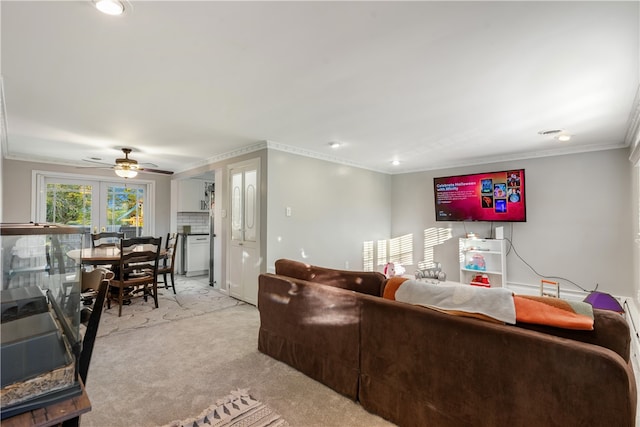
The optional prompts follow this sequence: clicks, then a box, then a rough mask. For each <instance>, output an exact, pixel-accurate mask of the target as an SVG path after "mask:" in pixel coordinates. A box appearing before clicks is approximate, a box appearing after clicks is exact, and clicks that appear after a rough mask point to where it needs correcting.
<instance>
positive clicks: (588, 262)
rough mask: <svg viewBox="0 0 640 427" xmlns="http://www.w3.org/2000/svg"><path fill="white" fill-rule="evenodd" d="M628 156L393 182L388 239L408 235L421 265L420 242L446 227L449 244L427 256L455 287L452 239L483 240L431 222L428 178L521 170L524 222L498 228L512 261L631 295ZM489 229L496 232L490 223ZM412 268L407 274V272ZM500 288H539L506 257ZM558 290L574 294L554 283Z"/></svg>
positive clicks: (484, 227) (464, 226)
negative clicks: (426, 234)
mask: <svg viewBox="0 0 640 427" xmlns="http://www.w3.org/2000/svg"><path fill="white" fill-rule="evenodd" d="M628 153H629V152H628V149H617V150H607V151H598V152H592V153H583V154H576V155H565V156H556V157H545V158H539V159H529V160H521V161H510V162H502V163H495V164H489V165H480V166H473V167H465V168H456V169H443V170H437V171H429V172H420V173H411V174H404V175H394V176H393V180H392V197H391V224H392V225H391V234H392V236H398V235H402V234H406V233H413V234H414V254H415V255H416V258H415V259H414V262H416V263H417V262H418V261H420V260H421V259H422V256H421V254H422V245H423V239H422V234H423V230H424V229H425V228H429V227H451V228H452V232H453V236H454V238H453V239H451V240H449V241H447V242H445V243H443V244H441V245H439V246H437V247H436V248H435V260H436V261H440V262H442V263H443V269H444V270H445V271H446V273H447V275H448V278H449V279H451V280H458V278H459V270H458V267H459V264H458V257H457V251H458V240H457V238H458V237H462V236H463V235H464V234H465V232H466V231H473V232H476V233H478V234H479V235H480V236H483V237H488V236H489V233H490V228H491V224H490V223H486V222H474V223H471V222H466V223H455V222H452V223H450V222H436V221H435V214H434V200H433V178H434V177H436V176H448V175H457V174H466V173H476V172H488V171H498V170H507V169H515V168H524V169H525V177H526V199H527V222H525V223H513V224H503V225H505V235H506V237H508V238H510V239H511V240H512V241H513V243H514V246H515V248H516V249H517V251H518V253H519V254H520V255H521V256H522V257H523V258H524V259H525V260H526V261H527V262H528V263H529V264H531V265H532V266H533V267H534V268H535V269H536V270H537V271H538V272H539V273H541V274H543V275H550V276H560V277H563V278H566V279H569V280H571V281H574V282H576V283H578V284H579V285H580V286H582V287H583V288H586V289H588V290H592V289H594V288H595V286H596V284H599V287H598V290H600V291H604V292H609V293H612V294H614V295H620V296H631V295H632V294H633V293H634V279H633V271H634V263H637V262H638V261H637V260H636V261H634V260H633V250H634V249H633V244H634V242H633V235H632V230H633V222H632V213H631V212H632V207H631V203H632V197H631V195H632V188H631V179H630V177H631V175H632V171H631V164H630V162H629V160H628V157H629V154H628ZM495 225H501V224H499V223H494V226H495ZM415 268H416V267H415V266H410V267H409V268H408V269H407V270H408V272H412V271H414V270H415ZM507 281H508V282H510V283H514V284H530V285H539V283H540V278H539V277H538V276H537V275H536V274H535V273H533V272H532V271H531V270H530V269H529V268H528V267H527V266H526V265H525V264H524V263H523V262H522V261H521V260H519V259H518V258H517V257H516V255H515V253H514V252H513V251H511V253H509V255H508V256H507ZM560 282H561V287H562V288H563V289H570V290H578V288H576V287H575V286H573V285H571V284H569V283H568V282H567V281H564V280H560Z"/></svg>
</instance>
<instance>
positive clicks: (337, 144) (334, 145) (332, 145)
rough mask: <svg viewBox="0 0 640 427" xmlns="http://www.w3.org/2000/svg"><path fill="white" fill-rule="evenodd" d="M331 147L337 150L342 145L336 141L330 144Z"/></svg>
mask: <svg viewBox="0 0 640 427" xmlns="http://www.w3.org/2000/svg"><path fill="white" fill-rule="evenodd" d="M329 146H330V147H331V148H334V149H335V148H340V143H339V142H336V141H334V142H330V143H329Z"/></svg>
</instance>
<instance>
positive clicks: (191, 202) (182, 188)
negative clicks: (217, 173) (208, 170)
mask: <svg viewBox="0 0 640 427" xmlns="http://www.w3.org/2000/svg"><path fill="white" fill-rule="evenodd" d="M208 184H209V183H208V182H207V181H203V180H201V179H183V180H181V181H178V212H207V211H209V206H208V202H207V197H205V191H206V188H207V185H208Z"/></svg>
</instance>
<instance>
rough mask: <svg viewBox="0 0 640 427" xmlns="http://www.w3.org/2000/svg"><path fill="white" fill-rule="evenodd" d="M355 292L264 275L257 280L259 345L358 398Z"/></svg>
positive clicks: (357, 323) (357, 322) (270, 353)
mask: <svg viewBox="0 0 640 427" xmlns="http://www.w3.org/2000/svg"><path fill="white" fill-rule="evenodd" d="M357 295H358V294H357V293H355V292H353V291H348V290H344V289H339V288H335V287H331V286H325V285H322V284H320V283H312V282H307V281H304V280H298V279H292V278H289V277H285V276H278V275H274V274H269V273H264V274H261V275H260V276H259V279H258V309H259V311H260V330H259V336H258V349H259V350H260V351H261V352H263V353H265V354H267V355H269V356H271V357H273V358H275V359H277V360H280V361H282V362H284V363H286V364H288V365H290V366H292V367H294V368H296V369H297V370H299V371H300V372H302V373H304V374H306V375H308V376H309V377H311V378H313V379H315V380H317V381H320V382H321V383H323V384H325V385H327V386H329V387H331V388H332V389H334V390H335V391H337V392H339V393H341V394H343V395H345V396H347V397H349V398H351V399H353V400H356V398H357V394H358V372H359V369H358V367H359V363H360V349H359V346H358V342H359V334H360V304H359V301H358V298H357Z"/></svg>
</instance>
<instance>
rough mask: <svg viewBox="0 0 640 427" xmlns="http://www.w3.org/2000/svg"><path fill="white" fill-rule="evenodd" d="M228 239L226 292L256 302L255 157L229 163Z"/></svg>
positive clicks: (256, 224) (258, 252) (256, 171)
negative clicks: (231, 164) (236, 163)
mask: <svg viewBox="0 0 640 427" xmlns="http://www.w3.org/2000/svg"><path fill="white" fill-rule="evenodd" d="M229 180H230V182H229V189H230V191H229V195H230V201H229V202H230V203H229V206H230V211H231V215H230V230H231V234H230V239H231V241H230V242H229V270H228V271H229V278H228V283H227V285H228V289H229V294H230V295H231V296H232V297H234V298H238V299H241V300H243V301H246V302H248V303H250V304H254V305H255V304H257V303H258V275H259V274H260V241H259V240H260V233H259V223H260V221H259V214H260V207H259V200H260V199H259V191H258V189H259V188H260V186H259V160H258V159H255V160H252V161H250V162H247V163H242V164H238V165H233V166H231V167H230V170H229Z"/></svg>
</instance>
